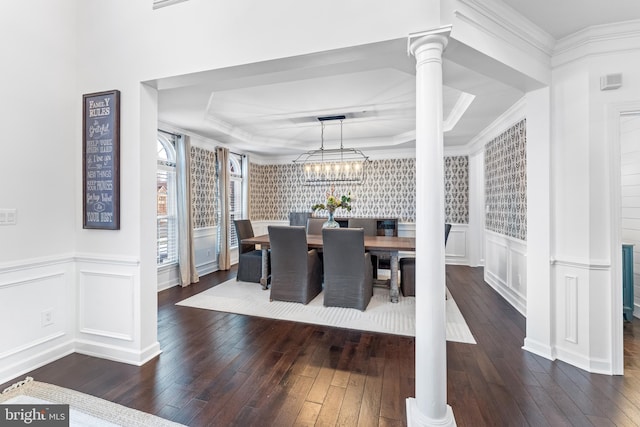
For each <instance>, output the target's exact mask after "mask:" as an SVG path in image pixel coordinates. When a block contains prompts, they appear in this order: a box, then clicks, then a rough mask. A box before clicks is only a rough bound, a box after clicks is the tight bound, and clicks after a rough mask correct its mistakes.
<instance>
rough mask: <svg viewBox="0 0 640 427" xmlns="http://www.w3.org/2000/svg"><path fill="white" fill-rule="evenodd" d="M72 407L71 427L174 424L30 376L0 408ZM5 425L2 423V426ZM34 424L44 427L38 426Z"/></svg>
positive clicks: (0, 396) (5, 393) (3, 396)
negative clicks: (9, 405)
mask: <svg viewBox="0 0 640 427" xmlns="http://www.w3.org/2000/svg"><path fill="white" fill-rule="evenodd" d="M6 404H12V405H50V404H66V405H69V425H70V426H72V427H75V426H78V427H80V426H83V427H86V426H95V427H114V426H123V427H143V426H146V427H156V426H157V427H173V426H182V424H177V423H174V422H172V421H168V420H165V419H164V418H160V417H157V416H155V415H151V414H147V413H146V412H142V411H138V410H136V409H131V408H127V407H126V406H122V405H118V404H117V403H113V402H109V401H107V400H104V399H100V398H98V397H95V396H91V395H88V394H84V393H80V392H78V391H75V390H70V389H68V388H64V387H58V386H56V385H53V384H47V383H41V382H39V381H34V380H33V378H31V377H27V379H26V380H24V381H21V382H19V383H16V384H14V385H12V386H11V387H8V388H7V389H5V390H4V391H3V392H2V393H1V394H0V405H6ZM0 424H2V423H0ZM34 425H42V424H41V423H36V422H35V421H34Z"/></svg>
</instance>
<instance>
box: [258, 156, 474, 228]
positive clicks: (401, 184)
mask: <svg viewBox="0 0 640 427" xmlns="http://www.w3.org/2000/svg"><path fill="white" fill-rule="evenodd" d="M249 182H250V201H249V204H250V217H251V219H254V220H282V221H284V220H288V218H289V212H303V211H309V210H310V208H311V206H312V205H313V204H315V203H322V202H324V200H325V194H326V192H327V191H328V190H329V187H328V186H308V185H305V184H304V176H303V173H302V168H301V166H300V165H295V164H293V163H291V164H283V165H257V164H254V163H251V164H250V166H249ZM349 191H351V195H352V209H351V212H350V213H349V212H346V211H343V210H338V211H337V213H336V214H337V215H338V216H341V217H348V216H357V217H377V218H385V217H390V218H398V219H399V220H400V221H401V222H415V205H416V201H415V192H416V190H415V160H414V159H389V160H374V161H372V162H371V163H370V164H369V166H368V168H367V177H366V179H365V181H364V183H362V184H359V185H345V184H340V185H336V186H335V191H334V194H335V195H337V196H339V195H342V194H346V193H347V192H349ZM445 203H446V211H445V215H446V221H447V222H452V223H457V224H466V223H468V222H469V159H468V157H466V156H457V157H447V158H445ZM319 215H326V213H325V212H322V213H319Z"/></svg>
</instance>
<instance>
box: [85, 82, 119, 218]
mask: <svg viewBox="0 0 640 427" xmlns="http://www.w3.org/2000/svg"><path fill="white" fill-rule="evenodd" d="M82 101H83V115H82V132H83V134H82V184H83V191H82V193H83V198H82V215H83V218H84V219H83V228H92V229H104V230H119V229H120V91H118V90H112V91H108V92H99V93H91V94H87V95H83V96H82Z"/></svg>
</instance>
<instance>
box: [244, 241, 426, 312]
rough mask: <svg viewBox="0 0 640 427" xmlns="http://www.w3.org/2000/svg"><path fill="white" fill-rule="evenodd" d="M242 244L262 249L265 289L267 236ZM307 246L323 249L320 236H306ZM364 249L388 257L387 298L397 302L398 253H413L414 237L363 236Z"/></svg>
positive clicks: (263, 286) (267, 258)
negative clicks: (258, 246)
mask: <svg viewBox="0 0 640 427" xmlns="http://www.w3.org/2000/svg"><path fill="white" fill-rule="evenodd" d="M242 243H243V244H247V245H260V248H261V249H262V275H261V277H260V285H261V286H262V289H267V287H268V283H269V277H268V272H269V266H268V262H269V256H268V252H269V247H270V245H269V235H268V234H262V235H259V236H254V237H249V238H246V239H242ZM307 246H308V247H309V249H319V250H321V249H322V248H323V242H322V235H321V234H307ZM364 249H365V250H366V251H368V252H371V253H372V254H373V255H388V256H389V264H390V269H391V278H390V279H389V298H390V300H391V302H392V303H396V302H398V296H399V290H398V264H399V262H398V261H399V253H400V252H413V251H415V250H416V239H415V238H414V237H397V236H364Z"/></svg>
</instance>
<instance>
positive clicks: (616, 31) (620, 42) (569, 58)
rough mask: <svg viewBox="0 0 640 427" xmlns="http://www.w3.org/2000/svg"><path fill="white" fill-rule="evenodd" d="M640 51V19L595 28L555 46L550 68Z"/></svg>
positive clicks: (565, 38)
mask: <svg viewBox="0 0 640 427" xmlns="http://www.w3.org/2000/svg"><path fill="white" fill-rule="evenodd" d="M639 48H640V19H636V20H632V21H624V22H616V23H614V24H607V25H595V26H592V27H588V28H585V29H583V30H580V31H578V32H576V33H573V34H571V35H569V36H567V37H564V38H562V39H560V40H558V42H557V43H556V47H555V49H554V52H553V57H552V58H551V66H552V68H556V67H559V66H562V65H565V64H567V63H570V62H573V61H578V60H580V59H582V58H585V57H588V56H594V55H604V54H611V53H618V52H625V51H631V50H638V49H639Z"/></svg>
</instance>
